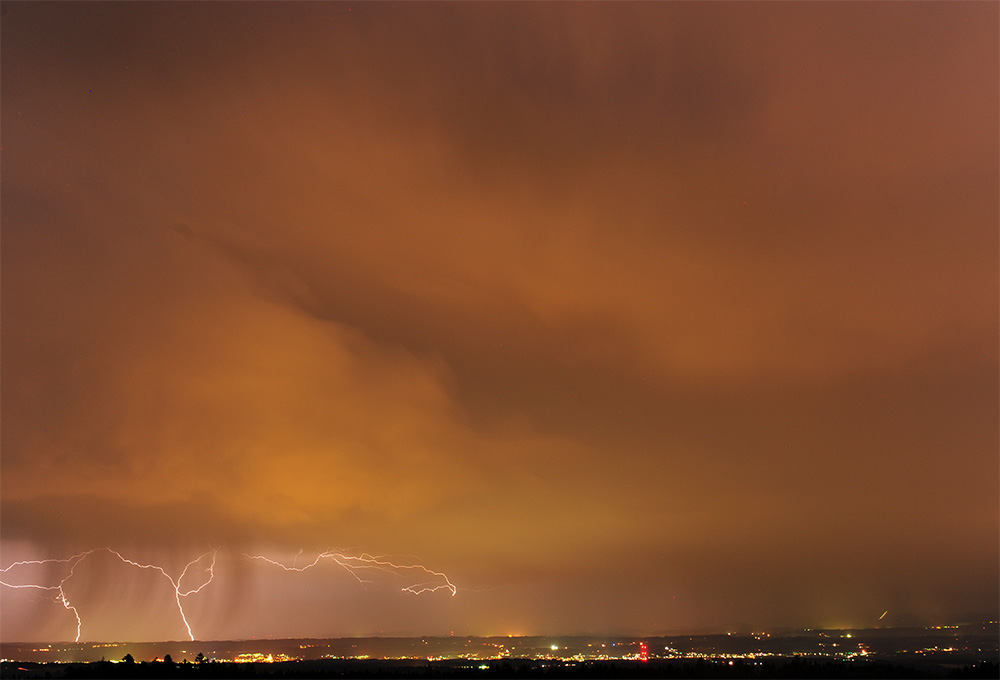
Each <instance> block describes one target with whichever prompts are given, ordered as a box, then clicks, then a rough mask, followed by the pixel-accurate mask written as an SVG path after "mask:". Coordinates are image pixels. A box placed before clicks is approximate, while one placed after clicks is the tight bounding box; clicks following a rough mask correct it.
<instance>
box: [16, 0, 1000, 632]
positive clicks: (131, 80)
mask: <svg viewBox="0 0 1000 680" xmlns="http://www.w3.org/2000/svg"><path fill="white" fill-rule="evenodd" d="M4 10H5V14H4V18H3V23H2V83H0V88H2V105H0V106H2V123H3V131H2V138H3V141H2V159H3V166H2V195H0V208H2V228H3V231H2V238H3V241H2V246H3V250H2V265H3V266H2V310H3V319H2V321H3V324H2V342H3V344H2V350H3V351H2V378H3V379H2V420H3V423H2V424H3V427H2V459H0V460H2V472H3V476H2V516H0V529H2V546H3V559H2V562H3V565H0V566H4V567H6V566H8V565H9V564H10V563H12V562H14V561H16V560H21V559H37V558H40V557H65V556H68V555H71V554H73V553H74V552H77V551H80V550H84V549H87V548H88V547H92V546H103V545H109V546H112V547H115V548H117V549H120V550H123V551H132V553H131V554H135V555H138V556H141V557H140V559H149V560H154V559H155V560H160V561H161V562H164V563H167V564H170V565H173V566H172V568H177V567H180V568H183V564H184V563H185V562H186V561H187V560H188V559H191V558H192V557H194V556H196V555H197V554H199V553H200V552H202V551H204V550H207V549H209V548H210V547H219V546H225V550H226V551H229V552H227V553H226V555H228V557H227V558H226V559H224V560H223V561H222V562H220V576H219V582H218V583H213V584H212V588H213V589H214V591H210V590H206V591H205V595H204V597H203V598H202V599H201V600H197V601H194V599H196V598H194V599H193V600H192V604H191V605H190V609H191V612H190V613H191V615H190V618H191V619H192V620H193V621H194V622H196V623H197V628H198V633H199V635H200V636H201V637H203V638H238V637H241V636H250V635H265V634H272V635H276V636H291V635H311V636H321V635H350V634H372V633H379V632H385V633H390V632H391V633H400V634H441V633H447V632H449V631H452V630H454V631H456V632H459V633H469V634H506V633H575V632H619V631H620V632H625V631H637V632H657V631H665V630H673V629H695V628H708V629H715V630H722V629H726V628H727V627H734V626H755V627H762V626H798V625H803V626H821V625H851V626H862V625H871V624H874V623H875V621H876V619H878V617H879V615H880V614H882V612H883V611H886V610H888V611H889V612H890V616H891V617H892V618H891V619H890V618H887V619H886V620H885V621H883V622H884V623H886V622H887V623H902V622H912V621H928V622H946V621H954V620H956V619H959V618H962V617H967V616H980V615H982V616H991V617H994V618H995V616H996V613H997V610H996V606H997V601H998V599H1000V592H998V586H997V584H998V582H1000V560H998V555H1000V540H998V535H1000V534H998V528H1000V527H998V502H1000V497H998V484H997V480H998V478H1000V466H998V455H997V454H998V441H1000V428H998V412H1000V396H998V355H997V347H998V314H997V309H998V308H1000V307H998V302H1000V300H998V285H997V284H998V264H997V263H998V257H997V255H998V250H1000V248H998V246H1000V240H998V231H1000V230H998V186H1000V176H998V149H1000V141H998V130H1000V126H998V120H1000V116H998V99H1000V97H998V85H997V83H998V82H1000V77H998V76H1000V74H998V66H997V64H998V63H1000V62H998V55H1000V49H998V38H997V31H996V26H997V21H998V6H997V5H996V4H992V3H938V2H921V3H636V4H633V3H374V4H360V5H351V4H342V3H318V4H314V3H259V4H258V3H249V4H244V3H135V4H133V3H71V4H65V3H37V4H36V3H22V2H5V3H4ZM331 545H337V546H353V547H355V548H356V549H358V550H362V551H367V552H370V553H379V554H390V553H391V554H394V555H401V556H408V557H407V558H406V559H415V557H413V556H419V559H421V560H422V561H423V563H425V564H427V565H429V566H430V567H431V568H433V569H436V570H441V571H444V572H447V573H448V575H449V577H451V579H452V580H453V581H454V582H455V583H456V585H457V586H458V588H459V592H458V595H457V596H456V597H454V598H451V597H448V596H447V595H446V594H442V593H434V594H430V595H422V596H420V597H419V598H415V597H402V595H401V594H399V593H396V592H395V591H393V590H392V589H388V590H386V589H378V588H375V589H369V590H364V589H359V588H357V585H358V584H357V583H356V582H354V581H351V579H350V578H346V577H344V578H342V577H343V576H344V575H342V574H336V573H334V572H325V573H324V574H323V575H322V578H324V579H327V580H326V581H323V582H322V583H320V582H319V581H317V580H316V579H317V578H320V577H319V576H317V577H315V578H314V577H313V576H309V575H302V579H301V580H300V581H295V580H294V579H286V580H283V581H280V582H278V581H275V580H274V576H275V575H274V574H273V573H270V574H269V573H266V572H264V571H263V570H261V569H258V568H257V567H255V566H253V565H248V564H246V563H245V562H241V561H240V560H239V559H238V558H237V557H236V554H237V553H236V551H239V550H247V551H253V550H257V551H270V553H269V554H273V555H275V556H277V557H281V556H284V557H285V558H287V559H289V560H291V559H292V557H293V556H294V555H296V553H297V551H299V549H304V551H305V553H308V552H309V551H310V550H312V551H314V554H315V552H318V551H319V550H322V549H324V548H328V547H329V546H331ZM220 559H222V558H220ZM112 562H113V561H112ZM112 562H109V561H107V560H105V562H99V561H97V560H95V561H94V562H93V564H91V565H90V566H88V568H87V570H86V572H87V573H85V574H83V573H82V574H81V575H80V578H79V581H77V582H75V583H76V584H77V585H76V586H75V587H76V588H77V590H75V591H74V597H76V598H77V599H76V600H75V601H76V602H79V603H80V607H81V611H84V610H86V612H95V613H94V614H92V615H88V616H87V617H86V619H85V620H86V621H87V623H86V625H85V627H84V630H83V637H84V638H85V639H98V638H109V639H110V638H114V639H122V638H127V637H135V638H143V637H146V638H165V637H171V636H177V635H178V632H177V630H176V622H173V623H171V622H170V619H169V617H168V618H166V619H162V620H157V621H152V620H150V619H149V618H148V617H147V616H146V615H145V614H144V612H143V611H142V610H141V609H139V608H137V607H135V606H134V605H133V604H131V602H132V600H130V599H129V598H130V597H134V594H135V593H138V592H144V590H143V589H144V588H145V589H146V590H149V589H150V588H152V589H154V590H155V585H150V584H149V583H146V582H145V581H143V580H142V579H143V578H145V575H144V574H143V573H140V572H136V571H135V570H132V571H131V572H129V571H128V570H127V569H122V565H116V564H113V563H112ZM178 571H179V569H178ZM223 572H225V573H226V574H228V575H226V576H225V577H223ZM107 579H111V581H108V580H107ZM109 582H114V583H128V584H129V585H128V588H125V587H124V586H123V587H122V588H118V589H115V588H109V587H108V585H107V583H109ZM102 584H103V585H102ZM161 585H162V583H161ZM317 592H322V593H324V594H323V595H319V596H317V595H316V593H317ZM210 593H214V594H211V596H210ZM310 593H311V595H310ZM28 595H32V594H31V593H26V592H25V591H22V590H12V589H10V588H2V589H0V597H2V598H3V607H2V611H3V615H2V629H3V638H4V640H17V639H40V640H45V639H50V640H51V639H65V638H71V637H72V635H73V632H74V631H73V629H74V627H75V626H74V622H73V621H72V618H71V617H70V615H69V614H68V613H67V611H66V610H64V609H63V608H62V607H61V606H59V605H58V604H53V603H51V602H49V601H48V600H45V599H44V598H40V597H38V596H37V593H35V594H34V595H32V596H31V597H29V596H28ZM159 595H162V593H159V594H158V595H156V596H157V597H158V596H159ZM168 595H171V594H170V593H168ZM439 595H440V597H438V596H439ZM171 596H172V595H171ZM198 597H202V596H201V595H199V596H198ZM310 598H312V599H310ZM317 598H318V599H317ZM323 598H326V599H323ZM169 599H170V598H169V597H167V600H169ZM150 601H153V600H150ZM166 606H167V608H168V609H169V607H170V602H167V605H166ZM303 612H306V613H303ZM116 626H124V628H121V627H118V628H116ZM171 626H173V628H171Z"/></svg>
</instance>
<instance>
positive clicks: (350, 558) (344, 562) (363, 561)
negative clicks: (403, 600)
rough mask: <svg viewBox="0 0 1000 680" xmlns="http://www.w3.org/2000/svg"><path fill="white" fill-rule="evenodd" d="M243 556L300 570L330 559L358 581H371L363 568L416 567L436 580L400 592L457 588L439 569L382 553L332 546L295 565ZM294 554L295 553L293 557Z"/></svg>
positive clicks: (401, 570) (393, 569) (400, 570)
mask: <svg viewBox="0 0 1000 680" xmlns="http://www.w3.org/2000/svg"><path fill="white" fill-rule="evenodd" d="M299 554H301V551H299ZM243 556H244V557H246V558H247V559H251V560H260V561H262V562H267V563H268V564H273V565H274V566H276V567H279V568H280V569H284V570H285V571H296V572H303V571H306V570H307V569H312V568H313V567H315V566H316V565H317V564H319V563H320V562H322V561H323V560H330V561H331V562H333V563H334V564H337V565H338V566H340V567H343V568H344V570H345V571H346V572H347V573H349V574H350V575H351V576H353V577H354V578H355V579H356V580H357V581H358V583H360V584H362V585H365V584H367V583H371V581H369V580H367V579H364V578H362V577H361V574H359V573H358V572H359V571H360V570H363V569H373V570H378V571H383V572H387V573H390V574H394V575H397V576H401V575H403V574H405V573H407V572H412V571H416V572H419V573H420V574H421V575H422V576H424V577H427V576H433V577H435V578H436V579H437V580H438V582H430V583H427V582H418V583H415V584H411V585H408V586H404V587H403V588H401V590H402V591H403V592H406V593H413V594H414V595H419V594H421V593H433V592H436V591H438V590H448V591H449V592H451V594H452V595H455V594H456V593H457V592H458V588H456V587H455V584H453V583H452V582H451V581H450V580H449V579H448V577H447V576H446V575H445V574H444V573H442V572H440V571H432V570H430V569H428V568H427V567H425V566H423V565H421V564H397V563H395V562H392V561H389V560H387V559H385V558H383V557H376V556H373V555H369V554H368V553H362V554H361V555H348V554H345V553H342V552H338V551H334V550H327V551H324V552H321V553H320V554H318V555H317V556H316V559H314V560H313V561H312V562H310V563H309V564H306V565H303V566H301V567H298V566H295V561H293V562H292V566H289V565H287V564H284V563H282V562H279V561H278V560H274V559H271V558H270V557H265V556H264V555H248V554H246V553H243ZM297 558H298V555H296V561H297Z"/></svg>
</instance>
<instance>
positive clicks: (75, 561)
mask: <svg viewBox="0 0 1000 680" xmlns="http://www.w3.org/2000/svg"><path fill="white" fill-rule="evenodd" d="M97 552H107V553H108V554H110V555H114V556H115V557H117V558H118V559H119V560H121V561H122V563H124V564H128V565H130V566H133V567H136V568H138V569H151V570H153V571H158V572H160V573H161V574H163V576H164V577H165V578H166V579H167V580H168V581H169V582H170V585H171V586H173V589H174V599H175V600H176V602H177V611H178V612H179V613H180V615H181V621H183V622H184V628H185V629H186V630H187V634H188V637H189V638H190V639H191V640H192V641H193V640H194V633H193V632H192V631H191V624H190V623H188V620H187V614H185V612H184V603H183V600H182V598H185V597H188V596H189V595H193V594H195V593H198V592H201V590H202V589H203V588H205V586H207V585H208V584H209V583H211V582H212V580H213V579H214V578H215V559H216V555H217V553H218V550H217V549H212V550H209V551H208V552H206V553H204V554H202V555H200V556H198V557H196V558H195V559H193V560H191V561H190V562H188V563H187V564H186V565H185V566H184V570H183V571H182V572H181V574H180V576H178V577H177V578H176V579H175V578H173V577H172V576H171V575H170V574H168V573H167V571H166V570H165V569H164V568H163V567H160V566H158V565H155V564H143V563H141V562H136V561H134V560H130V559H128V558H127V557H125V556H124V555H122V554H121V553H120V552H118V551H117V550H112V549H111V548H94V549H92V550H87V551H85V552H82V553H77V554H76V555H73V556H72V557H67V558H65V559H47V560H22V561H20V562H14V563H13V564H11V565H10V566H9V567H5V568H3V569H0V574H4V577H3V579H0V585H3V586H6V587H8V588H18V589H21V588H31V589H36V590H45V591H50V592H54V593H55V600H56V601H58V602H60V603H62V606H63V607H65V608H66V610H67V611H71V612H73V616H74V617H76V640H75V641H76V642H79V641H80V635H81V633H82V631H83V619H82V618H81V617H80V612H79V610H78V609H77V608H76V607H75V606H74V605H73V604H71V603H70V601H69V597H67V595H66V590H65V586H66V582H67V581H69V580H70V579H71V578H72V577H73V575H74V574H75V573H76V568H77V567H78V566H79V565H80V563H81V562H83V561H84V560H85V559H87V558H88V557H90V556H91V555H93V554H94V553H97ZM209 555H211V556H212V561H211V564H209V566H208V567H207V568H204V569H202V573H203V574H208V578H207V579H205V580H204V583H202V584H201V585H199V586H197V587H195V588H189V589H187V590H183V591H182V589H181V582H182V581H183V580H184V577H185V576H186V575H187V573H188V570H189V569H191V567H193V566H194V565H196V564H198V563H200V562H202V561H203V560H204V559H205V558H206V557H208V556H209ZM43 564H65V565H67V569H68V571H67V573H66V575H65V576H64V577H63V578H62V579H61V580H60V581H59V582H58V583H57V584H56V585H44V584H40V583H21V584H18V583H10V582H9V581H8V577H7V576H6V575H7V574H8V573H9V572H10V571H11V570H12V569H14V568H15V567H24V566H28V565H36V566H37V565H43ZM12 575H13V574H12Z"/></svg>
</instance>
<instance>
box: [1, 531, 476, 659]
mask: <svg viewBox="0 0 1000 680" xmlns="http://www.w3.org/2000/svg"><path fill="white" fill-rule="evenodd" d="M218 552H219V549H218V548H213V549H211V550H209V551H208V552H205V553H203V554H201V555H199V556H198V557H196V558H194V559H193V560H191V561H190V562H188V563H187V564H186V565H184V569H183V570H181V573H180V575H178V576H177V577H176V578H175V577H174V576H172V575H171V574H170V573H169V572H168V571H167V570H166V569H165V568H163V567H162V566H160V565H158V564H147V563H144V562H137V561H136V560H133V559H130V558H128V557H126V556H125V555H123V554H122V553H120V552H118V551H117V550H114V549H112V548H107V547H105V548H93V549H91V550H87V551H85V552H81V553H77V554H76V555H73V556H71V557H67V558H64V559H44V560H23V561H20V562H14V563H13V564H11V565H10V566H8V567H5V568H2V569H0V585H2V586H6V587H7V588H15V589H33V590H41V591H45V592H47V593H51V594H52V596H53V601H55V602H59V603H60V604H62V606H63V607H64V608H65V609H66V610H67V611H69V612H72V614H73V616H74V618H75V619H76V638H75V641H76V642H79V641H80V638H81V636H82V631H83V617H82V616H81V614H80V610H79V609H78V605H76V604H74V603H73V602H71V601H70V598H69V595H68V594H67V593H66V584H67V582H68V581H69V580H70V579H71V578H73V576H74V574H75V573H76V569H77V568H78V567H79V566H80V564H81V563H83V562H84V561H86V560H87V558H89V557H91V556H92V555H94V554H96V553H102V554H103V553H106V554H108V555H111V556H113V557H115V558H117V559H118V560H119V561H120V562H121V563H122V564H125V565H128V566H130V567H134V568H136V569H142V570H149V571H154V572H159V573H160V574H161V575H162V576H163V577H164V578H165V579H166V580H167V581H168V582H169V583H170V586H171V588H172V589H173V592H174V601H175V602H176V604H177V612H178V614H180V618H181V621H182V622H183V624H184V629H185V630H186V631H187V635H188V638H189V639H190V640H192V641H194V640H195V635H194V632H193V631H192V629H191V624H190V622H189V621H188V618H187V613H186V612H185V611H184V598H186V597H189V596H191V595H194V594H196V593H200V592H201V591H202V590H204V589H205V588H206V587H207V586H208V585H209V584H210V583H212V582H213V581H214V580H215V577H216V573H215V570H216V560H217V557H218ZM302 553H303V551H302V550H300V551H299V552H298V553H297V554H296V555H295V557H294V558H293V560H292V563H291V565H289V564H286V563H283V562H280V561H278V560H276V559H272V558H270V557H267V556H265V555H249V554H247V553H237V554H239V555H242V556H243V557H244V558H246V559H248V560H256V561H260V562H264V563H266V564H270V565H273V566H275V567H278V568H280V569H282V570H284V571H294V572H303V571H306V570H309V569H312V568H313V567H316V566H317V565H318V564H320V563H322V562H324V561H329V562H332V563H334V564H336V565H337V566H339V567H341V568H342V569H344V570H345V571H346V572H347V573H348V574H350V575H351V576H352V577H354V579H355V580H357V582H358V583H359V584H361V585H362V586H365V587H367V586H368V585H369V584H374V581H373V580H371V578H370V576H371V575H373V573H374V572H382V573H384V574H389V575H392V576H394V577H396V578H400V579H403V578H406V579H407V581H408V582H410V581H412V582H410V583H409V585H405V586H403V587H402V588H401V591H402V592H405V593H411V594H413V595H421V594H423V593H434V592H437V591H439V590H447V591H448V592H450V593H451V594H452V595H455V594H456V593H457V592H458V588H456V587H455V584H454V583H452V582H451V581H450V580H449V579H448V576H447V575H445V574H444V573H442V572H440V571H433V570H431V569H428V568H427V567H425V566H423V565H421V564H410V563H400V562H396V561H393V560H391V559H389V558H387V557H383V556H375V555H370V554H368V553H360V554H351V553H349V552H345V551H341V550H332V549H331V550H325V551H323V552H321V553H319V554H318V555H316V558H315V559H313V560H312V562H310V563H308V564H305V565H303V566H298V563H299V557H300V556H301V555H302ZM41 565H63V567H64V568H63V569H62V570H60V571H59V573H58V574H57V575H56V578H57V579H58V580H53V581H52V582H50V583H45V582H25V581H27V580H28V579H26V578H24V577H22V578H17V577H16V576H17V571H18V570H20V569H24V568H30V567H32V566H41Z"/></svg>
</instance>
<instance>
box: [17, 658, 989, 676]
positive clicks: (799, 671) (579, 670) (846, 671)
mask: <svg viewBox="0 0 1000 680" xmlns="http://www.w3.org/2000/svg"><path fill="white" fill-rule="evenodd" d="M0 677H2V678H4V679H6V678H108V679H114V678H233V679H239V678H358V679H369V678H371V679H376V678H394V679H396V680H408V679H419V678H456V679H458V678H483V679H489V678H994V679H995V678H997V677H1000V666H998V664H996V663H989V662H980V663H975V664H972V665H967V666H962V667H955V668H947V667H944V666H939V665H934V664H921V665H905V664H894V663H883V662H878V661H863V662H857V661H828V660H815V659H802V658H798V657H792V658H772V659H769V660H767V661H757V662H752V661H742V660H739V661H733V662H727V661H716V660H701V659H699V660H696V661H690V660H684V661H680V660H654V661H648V662H640V661H582V662H580V661H558V660H545V661H541V660H534V659H503V660H497V661H485V662H480V661H469V660H466V659H452V660H442V661H417V660H381V659H379V660H376V659H319V660H310V661H285V662H280V663H226V662H214V663H201V664H194V663H173V662H169V661H168V662H164V661H153V662H141V663H129V664H125V663H111V662H107V661H95V662H90V663H36V662H27V663H25V662H22V663H17V662H8V661H5V662H3V664H2V667H0Z"/></svg>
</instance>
